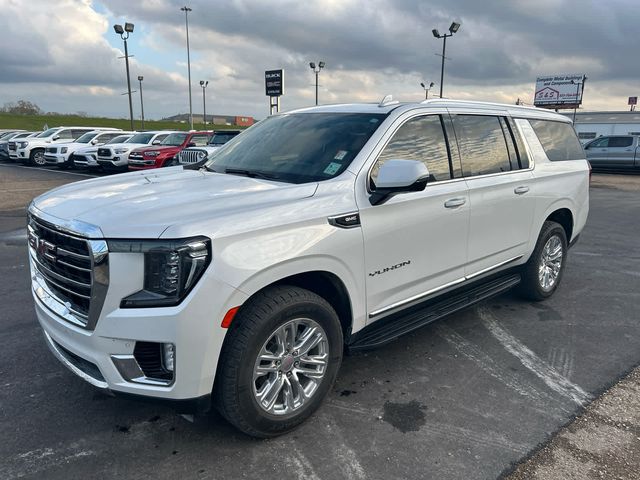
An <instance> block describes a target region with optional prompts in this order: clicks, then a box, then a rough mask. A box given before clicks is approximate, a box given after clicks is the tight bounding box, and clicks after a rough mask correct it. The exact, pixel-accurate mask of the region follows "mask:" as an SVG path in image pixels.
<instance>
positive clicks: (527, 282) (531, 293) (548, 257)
mask: <svg viewBox="0 0 640 480" xmlns="http://www.w3.org/2000/svg"><path fill="white" fill-rule="evenodd" d="M567 243H568V242H567V235H566V233H565V231H564V228H563V227H562V225H560V224H559V223H556V222H552V221H546V222H544V224H543V225H542V230H541V231H540V235H539V236H538V241H537V242H536V247H535V249H534V250H533V253H532V254H531V257H530V258H529V261H528V262H527V263H526V264H525V266H524V269H523V271H522V282H521V284H520V285H519V288H518V290H519V293H520V294H521V296H523V297H525V298H527V299H529V300H535V301H540V300H544V299H546V298H549V297H550V296H551V295H553V293H554V292H555V291H556V289H557V288H558V285H560V280H562V274H563V272H564V267H565V264H566V261H567Z"/></svg>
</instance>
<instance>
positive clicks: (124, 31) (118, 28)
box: [113, 23, 133, 131]
mask: <svg viewBox="0 0 640 480" xmlns="http://www.w3.org/2000/svg"><path fill="white" fill-rule="evenodd" d="M113 29H114V30H115V32H116V33H117V34H118V35H120V38H121V39H122V40H123V41H124V63H125V65H126V67H127V92H128V95H129V121H130V122H131V131H133V102H132V100H131V77H130V76H129V49H128V47H127V39H128V38H129V35H130V34H131V33H133V23H125V24H124V28H122V25H114V26H113Z"/></svg>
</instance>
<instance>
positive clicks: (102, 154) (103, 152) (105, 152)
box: [98, 148, 111, 158]
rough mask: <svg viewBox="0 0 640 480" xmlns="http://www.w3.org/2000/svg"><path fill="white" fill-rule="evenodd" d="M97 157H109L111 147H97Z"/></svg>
mask: <svg viewBox="0 0 640 480" xmlns="http://www.w3.org/2000/svg"><path fill="white" fill-rule="evenodd" d="M98 156H99V157H109V158H110V157H111V149H110V148H99V149H98Z"/></svg>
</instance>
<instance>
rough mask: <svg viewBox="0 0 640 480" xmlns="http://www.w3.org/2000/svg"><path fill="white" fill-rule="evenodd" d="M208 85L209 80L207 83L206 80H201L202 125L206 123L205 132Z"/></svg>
mask: <svg viewBox="0 0 640 480" xmlns="http://www.w3.org/2000/svg"><path fill="white" fill-rule="evenodd" d="M208 85H209V80H207V81H206V82H205V81H204V80H200V86H201V87H202V111H203V113H202V123H204V128H205V130H206V129H207V97H206V95H205V93H204V92H205V90H206V89H207V86H208Z"/></svg>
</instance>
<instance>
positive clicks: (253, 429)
mask: <svg viewBox="0 0 640 480" xmlns="http://www.w3.org/2000/svg"><path fill="white" fill-rule="evenodd" d="M227 335H228V337H227V339H226V340H225V344H224V347H223V349H222V352H221V355H220V363H219V367H218V374H217V378H216V385H215V388H214V396H215V398H216V403H217V405H218V409H219V410H220V412H221V413H222V415H223V416H224V417H225V418H226V419H227V420H229V422H231V423H232V424H233V425H235V426H236V427H237V428H238V429H240V430H242V431H243V432H245V433H247V434H249V435H252V436H255V437H262V438H266V437H273V436H276V435H280V434H283V433H286V432H288V431H290V430H292V429H293V428H295V427H296V426H298V425H299V424H300V423H302V422H303V421H305V420H306V419H307V418H308V417H309V416H311V414H312V413H313V412H314V411H315V410H316V409H317V408H318V407H319V406H320V404H321V403H322V400H323V398H324V397H325V395H326V394H327V393H328V392H329V390H330V389H331V386H332V385H333V383H334V381H335V378H336V376H337V373H338V369H339V367H340V363H341V361H342V350H343V339H342V329H341V326H340V321H339V319H338V316H337V315H336V313H335V311H334V310H333V308H332V307H331V305H329V304H328V303H327V302H326V300H324V299H323V298H322V297H320V296H318V295H316V294H314V293H312V292H310V291H308V290H304V289H302V288H298V287H288V286H279V287H272V288H269V289H266V290H265V291H263V292H261V293H258V294H257V295H256V296H255V297H253V298H252V299H250V300H249V301H248V302H247V303H246V304H245V305H243V307H242V308H241V310H240V312H239V313H238V315H237V316H236V318H235V319H234V320H233V325H232V328H231V330H230V331H229V333H228V334H227Z"/></svg>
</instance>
